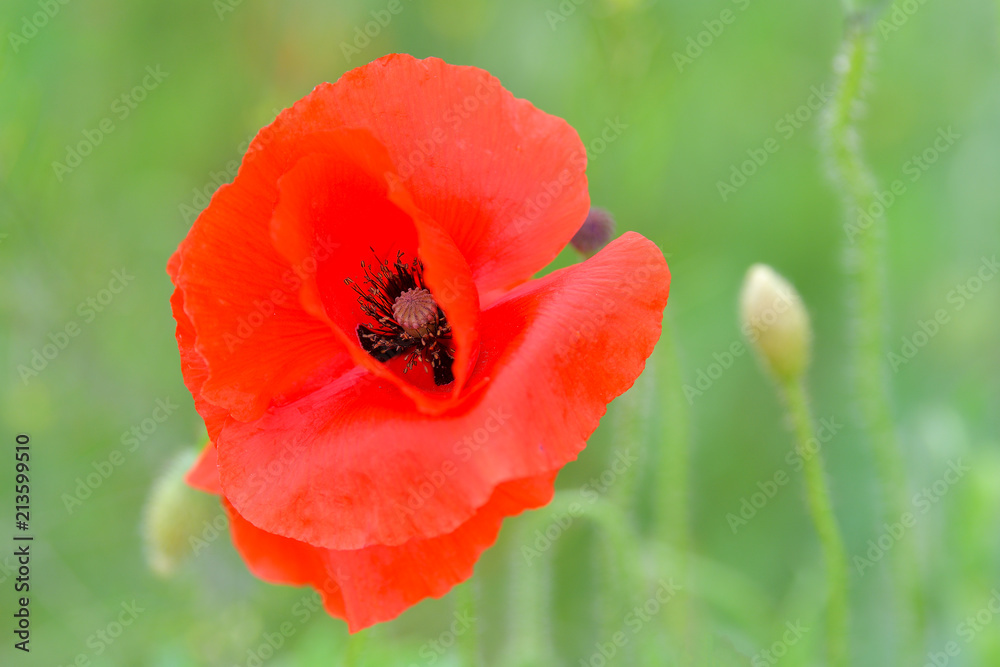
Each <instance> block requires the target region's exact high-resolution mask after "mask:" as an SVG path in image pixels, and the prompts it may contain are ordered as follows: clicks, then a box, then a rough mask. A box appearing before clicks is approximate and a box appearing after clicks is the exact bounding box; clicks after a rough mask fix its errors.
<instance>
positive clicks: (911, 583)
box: [826, 15, 925, 655]
mask: <svg viewBox="0 0 1000 667" xmlns="http://www.w3.org/2000/svg"><path fill="white" fill-rule="evenodd" d="M875 18H877V16H875V15H872V16H870V17H869V19H870V20H868V21H864V20H862V21H855V22H852V23H851V28H850V32H849V34H848V36H847V39H846V40H845V44H844V48H843V53H842V58H843V67H842V69H841V70H840V71H839V78H838V81H837V84H836V93H835V97H834V100H833V104H832V107H831V111H830V113H829V117H828V119H827V121H828V122H827V124H826V130H827V133H828V145H829V150H830V154H831V158H832V163H833V167H834V172H835V174H836V179H837V181H838V184H839V186H840V189H841V190H842V194H843V198H844V203H845V206H846V209H847V213H848V216H847V220H846V224H847V225H848V226H847V227H846V228H845V229H848V230H851V232H852V233H853V234H849V237H850V238H852V243H854V244H855V245H856V247H853V248H851V253H852V254H851V258H850V259H851V278H852V282H853V285H852V298H851V306H852V311H853V312H852V320H853V323H854V332H853V333H854V337H853V345H854V365H855V382H856V383H857V384H856V390H855V394H856V399H857V401H858V403H859V407H860V410H861V415H862V419H863V421H864V425H865V428H866V430H867V432H868V436H869V438H870V441H871V446H872V451H873V454H874V458H875V465H876V471H877V475H878V480H879V485H880V487H881V494H882V496H883V499H884V503H883V506H884V515H883V520H884V521H885V522H887V523H890V524H891V523H893V522H895V521H898V520H899V517H900V516H902V514H903V513H904V512H905V511H907V505H906V501H907V493H906V488H907V486H906V472H905V465H904V460H903V453H902V448H901V447H900V444H899V441H898V439H897V434H896V427H895V423H894V420H893V417H892V410H891V407H890V403H891V400H890V390H889V382H888V380H887V376H886V369H885V364H884V356H883V355H884V353H885V334H884V320H883V315H884V313H885V312H886V311H887V305H886V299H885V296H884V295H885V286H884V277H883V272H884V260H883V254H884V246H885V235H886V231H885V225H886V223H885V208H884V207H883V206H882V205H881V203H879V202H878V201H877V199H876V193H877V190H878V188H877V184H876V180H875V177H874V176H873V174H872V173H871V170H870V169H869V167H868V166H867V164H866V163H865V160H864V156H863V155H862V151H861V145H860V143H861V142H860V139H859V133H858V129H857V118H856V115H857V113H856V112H857V107H858V104H859V99H860V98H861V96H862V86H863V82H864V80H865V77H866V75H867V69H868V64H869V59H870V56H871V53H872V50H873V45H872V35H871V22H872V21H874V20H875ZM859 211H864V212H866V214H867V215H869V216H870V220H871V223H870V225H869V226H868V227H867V228H862V227H861V223H860V220H861V219H860V217H858V216H857V213H858V212H859ZM874 213H878V215H874ZM893 560H894V567H893V568H892V571H893V573H892V576H893V577H894V579H895V584H896V588H897V589H898V591H899V593H900V595H902V596H903V597H904V599H905V600H906V601H907V602H908V603H909V604H908V605H907V604H906V603H904V604H902V605H901V610H900V611H901V612H902V613H903V614H904V615H905V614H907V612H908V610H912V612H913V618H912V619H906V620H905V621H904V622H903V624H902V627H906V628H908V630H907V632H908V633H910V634H912V635H913V636H911V637H908V638H907V640H906V641H905V642H904V645H906V646H908V647H912V648H913V650H914V655H920V654H921V653H922V651H921V644H920V641H921V639H920V638H921V628H922V627H923V622H924V621H923V619H924V609H925V604H924V595H923V591H922V586H921V584H920V579H919V575H918V572H919V567H918V564H917V560H916V555H915V553H914V552H913V550H912V548H911V545H910V544H904V545H898V546H897V547H896V549H894V554H893Z"/></svg>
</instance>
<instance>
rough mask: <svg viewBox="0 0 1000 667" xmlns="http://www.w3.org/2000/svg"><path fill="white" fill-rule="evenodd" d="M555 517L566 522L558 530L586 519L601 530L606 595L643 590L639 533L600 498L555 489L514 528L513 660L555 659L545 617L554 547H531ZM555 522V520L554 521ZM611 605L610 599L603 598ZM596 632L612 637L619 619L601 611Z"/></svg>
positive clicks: (545, 661) (626, 595) (618, 627)
mask: <svg viewBox="0 0 1000 667" xmlns="http://www.w3.org/2000/svg"><path fill="white" fill-rule="evenodd" d="M555 517H561V520H562V521H563V522H565V521H566V520H567V519H568V520H570V521H572V523H571V524H570V525H563V526H560V531H559V535H560V536H561V535H562V534H563V532H564V531H566V530H569V529H570V528H571V527H572V526H575V525H577V523H578V522H581V521H589V522H590V523H591V524H592V525H593V526H595V527H596V528H597V529H598V530H599V531H600V533H601V535H600V539H601V540H602V542H603V543H604V546H605V550H604V555H605V557H606V558H607V559H608V560H609V561H611V562H612V566H613V567H612V571H611V572H609V573H607V575H606V577H603V578H602V582H601V584H602V586H601V588H602V590H603V592H604V593H605V597H606V598H621V599H624V600H629V601H630V600H631V597H629V596H634V595H635V594H636V593H640V592H642V591H643V590H644V577H643V576H642V552H641V549H640V546H639V542H638V538H637V536H636V534H635V532H634V531H633V529H632V523H631V522H630V521H628V519H627V517H626V516H625V514H624V513H623V512H622V511H621V509H620V508H619V507H617V506H616V505H614V504H612V503H610V502H608V501H607V500H604V499H600V498H599V499H596V500H594V499H590V498H589V497H588V496H585V495H582V494H580V493H577V492H572V491H559V492H557V493H556V494H555V496H554V497H553V499H552V502H551V503H549V504H548V505H547V506H546V507H545V509H544V510H540V511H538V512H535V513H534V514H532V515H530V516H528V517H526V518H525V519H526V520H525V521H524V523H523V524H522V528H521V531H520V533H519V545H518V546H517V547H516V548H515V549H513V550H512V552H511V559H512V560H511V573H512V578H513V589H512V595H511V603H510V609H511V617H510V636H511V637H512V638H514V639H513V643H512V646H511V649H512V651H511V656H512V657H513V656H516V661H515V662H516V663H517V664H521V663H528V662H531V661H534V662H537V663H539V664H556V663H557V662H558V661H557V660H556V658H555V655H554V649H553V644H552V634H551V627H550V622H549V613H548V612H549V611H550V610H551V607H552V605H551V590H550V588H551V582H552V577H551V574H550V568H551V563H552V559H553V557H554V553H553V551H554V549H555V548H556V546H557V543H558V539H559V538H558V537H557V538H556V540H557V541H556V542H554V543H552V544H550V545H549V546H548V547H546V548H545V549H544V553H538V552H537V551H535V550H534V548H533V547H534V544H535V541H536V537H537V533H536V531H540V532H541V534H542V535H545V534H546V532H547V529H549V528H551V527H552V525H553V524H554V522H556V519H555ZM556 525H558V524H556ZM607 602H608V603H609V605H610V606H611V607H613V606H615V605H614V602H615V600H613V599H609V600H607ZM600 620H601V624H602V626H603V627H602V628H601V633H602V636H603V635H606V636H608V637H611V636H613V635H614V633H615V632H618V631H620V630H621V629H622V628H621V622H622V619H621V618H618V617H612V616H610V615H602V618H601V619H600Z"/></svg>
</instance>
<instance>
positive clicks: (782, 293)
mask: <svg viewBox="0 0 1000 667" xmlns="http://www.w3.org/2000/svg"><path fill="white" fill-rule="evenodd" d="M740 324H741V327H742V331H743V334H744V335H745V336H746V337H747V339H748V340H749V341H750V343H751V344H752V345H753V346H754V348H755V349H756V350H757V353H758V354H759V356H760V358H761V360H762V361H763V363H764V365H765V366H766V367H767V368H768V370H770V371H771V372H772V373H774V375H775V376H776V377H777V378H778V379H779V380H781V381H782V382H788V381H791V380H795V379H797V378H799V377H801V376H802V374H803V373H804V372H805V370H806V367H807V366H808V365H809V353H810V347H811V343H812V330H811V328H810V325H809V314H808V313H807V312H806V309H805V306H803V304H802V298H801V297H800V296H799V293H798V292H796V291H795V288H794V287H792V285H791V283H789V282H788V281H787V280H785V279H784V278H782V277H781V276H780V275H778V274H777V273H776V272H775V271H774V269H772V268H771V267H769V266H767V265H766V264H754V265H753V266H751V267H750V269H749V270H748V271H747V274H746V278H744V280H743V288H742V290H741V292H740Z"/></svg>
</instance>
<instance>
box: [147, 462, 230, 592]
mask: <svg viewBox="0 0 1000 667" xmlns="http://www.w3.org/2000/svg"><path fill="white" fill-rule="evenodd" d="M197 458H198V453H197V452H195V451H194V450H185V451H183V452H181V453H180V454H179V455H177V456H176V457H175V458H174V459H173V461H171V463H170V465H169V466H168V467H167V469H166V470H165V471H164V472H163V474H162V475H161V476H160V477H159V478H158V479H157V480H156V481H155V482H154V483H153V487H152V489H151V490H150V493H149V498H148V499H147V501H146V507H145V510H144V512H143V519H142V533H143V539H144V542H145V546H146V561H147V563H148V564H149V567H150V569H151V570H153V572H155V573H156V574H158V575H160V576H163V577H167V576H170V575H171V574H173V573H174V571H175V570H176V569H177V567H178V565H180V564H181V561H183V559H184V556H185V555H187V554H189V553H190V552H191V548H190V545H189V542H190V537H191V535H193V534H195V533H196V532H197V529H198V527H199V526H201V525H202V522H203V521H204V520H205V519H206V518H209V517H210V516H211V513H212V509H213V507H215V508H216V510H217V508H218V503H217V502H216V500H215V498H214V496H211V495H208V494H205V493H202V492H201V491H197V490H196V489H193V488H191V487H190V486H188V484H187V483H186V482H185V481H184V475H185V474H186V473H187V471H188V470H189V469H190V468H191V466H192V465H193V464H194V462H195V460H196V459H197Z"/></svg>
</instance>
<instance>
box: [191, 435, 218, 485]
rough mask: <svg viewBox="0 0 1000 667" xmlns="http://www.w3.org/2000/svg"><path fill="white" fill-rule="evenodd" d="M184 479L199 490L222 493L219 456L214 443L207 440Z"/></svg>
mask: <svg viewBox="0 0 1000 667" xmlns="http://www.w3.org/2000/svg"><path fill="white" fill-rule="evenodd" d="M184 481H185V482H187V483H188V484H189V485H191V486H193V487H194V488H196V489H198V490H199V491H204V492H205V493H214V494H216V495H218V494H221V493H222V484H221V483H220V482H219V457H218V454H217V452H216V449H215V443H213V442H209V443H208V444H207V445H205V448H204V449H202V450H201V454H200V455H199V456H198V460H197V461H195V462H194V465H192V466H191V469H190V470H188V472H187V475H185V476H184Z"/></svg>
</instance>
